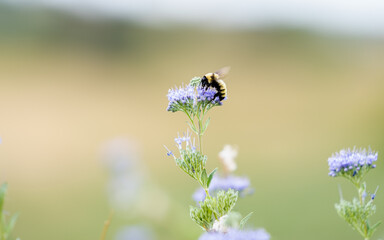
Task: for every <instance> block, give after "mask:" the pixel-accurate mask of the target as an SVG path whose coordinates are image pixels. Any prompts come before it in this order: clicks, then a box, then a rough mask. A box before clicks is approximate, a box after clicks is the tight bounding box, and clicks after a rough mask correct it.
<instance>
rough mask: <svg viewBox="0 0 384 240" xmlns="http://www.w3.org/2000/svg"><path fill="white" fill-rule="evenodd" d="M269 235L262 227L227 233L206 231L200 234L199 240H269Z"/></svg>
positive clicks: (232, 230) (233, 230)
mask: <svg viewBox="0 0 384 240" xmlns="http://www.w3.org/2000/svg"><path fill="white" fill-rule="evenodd" d="M269 239H270V235H269V234H268V233H267V232H266V231H265V230H264V229H257V230H242V231H240V230H235V229H231V230H229V231H228V232H227V233H221V232H207V233H204V234H203V235H201V236H200V238H199V240H269Z"/></svg>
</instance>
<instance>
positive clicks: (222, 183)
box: [192, 175, 250, 202]
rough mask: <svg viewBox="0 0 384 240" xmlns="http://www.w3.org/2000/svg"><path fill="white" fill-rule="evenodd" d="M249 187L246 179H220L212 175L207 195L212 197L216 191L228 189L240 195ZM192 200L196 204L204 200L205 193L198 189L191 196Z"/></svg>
mask: <svg viewBox="0 0 384 240" xmlns="http://www.w3.org/2000/svg"><path fill="white" fill-rule="evenodd" d="M249 186H250V181H249V179H248V178H246V177H236V176H231V175H230V176H226V177H220V176H218V175H214V176H213V178H212V181H211V185H210V186H209V194H211V195H214V194H215V193H216V192H217V191H220V190H225V191H227V190H228V189H233V190H235V191H238V192H239V193H240V195H241V194H242V193H243V191H245V190H246V189H248V188H249ZM192 197H193V199H194V200H195V201H196V202H199V201H203V200H204V199H205V191H204V189H203V188H199V189H198V190H196V191H195V193H194V194H193V196H192Z"/></svg>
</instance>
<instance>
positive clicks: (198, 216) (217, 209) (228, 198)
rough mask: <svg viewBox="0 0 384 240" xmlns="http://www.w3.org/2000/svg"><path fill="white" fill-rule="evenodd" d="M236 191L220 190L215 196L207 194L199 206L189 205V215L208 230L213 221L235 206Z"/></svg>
mask: <svg viewBox="0 0 384 240" xmlns="http://www.w3.org/2000/svg"><path fill="white" fill-rule="evenodd" d="M237 198H238V192H237V191H234V190H233V189H229V190H228V191H226V192H225V191H220V192H219V193H218V194H217V196H216V197H211V196H209V195H208V196H207V197H206V198H205V200H204V202H200V207H192V206H191V207H190V216H191V218H192V220H193V221H194V222H195V223H197V224H198V225H199V226H200V227H202V228H203V229H204V230H207V231H208V230H210V229H211V228H212V226H213V224H214V222H215V221H218V220H219V218H221V217H223V216H225V215H227V214H228V213H230V211H231V210H232V208H233V207H234V206H235V204H236V201H237Z"/></svg>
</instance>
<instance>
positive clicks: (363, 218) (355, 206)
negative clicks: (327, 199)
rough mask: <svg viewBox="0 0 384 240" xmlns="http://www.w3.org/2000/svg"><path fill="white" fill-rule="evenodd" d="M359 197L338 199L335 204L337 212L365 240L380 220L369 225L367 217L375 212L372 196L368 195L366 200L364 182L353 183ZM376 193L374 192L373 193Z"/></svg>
mask: <svg viewBox="0 0 384 240" xmlns="http://www.w3.org/2000/svg"><path fill="white" fill-rule="evenodd" d="M354 185H355V186H356V188H357V192H358V195H359V198H354V199H353V200H352V202H349V201H346V200H344V199H342V198H341V199H340V203H336V204H335V208H336V211H337V213H338V214H339V216H340V217H341V218H343V219H344V220H345V221H346V222H347V223H348V224H349V225H350V226H351V227H352V228H353V229H354V230H356V231H357V232H359V233H360V235H361V236H362V237H364V239H365V240H368V239H370V238H371V236H372V234H373V233H374V232H375V230H376V228H377V227H378V226H379V225H380V223H381V222H378V223H376V224H374V225H373V226H371V225H370V224H369V221H368V218H369V217H371V216H372V215H373V214H374V213H375V212H376V206H375V205H374V204H373V201H374V196H371V197H369V201H368V202H366V201H365V198H366V197H367V196H366V195H367V194H366V191H367V186H366V183H365V182H363V183H361V184H359V185H357V184H355V183H354ZM375 194H376V193H375Z"/></svg>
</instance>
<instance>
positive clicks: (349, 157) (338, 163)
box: [328, 148, 377, 177]
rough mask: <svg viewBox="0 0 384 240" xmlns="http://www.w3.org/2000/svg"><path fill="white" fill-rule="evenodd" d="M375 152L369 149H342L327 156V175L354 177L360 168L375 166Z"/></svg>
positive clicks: (366, 168)
mask: <svg viewBox="0 0 384 240" xmlns="http://www.w3.org/2000/svg"><path fill="white" fill-rule="evenodd" d="M376 161H377V152H373V151H372V150H371V149H369V150H368V151H367V150H365V149H356V148H353V149H352V150H351V149H343V150H341V151H340V152H337V153H334V154H333V155H332V156H331V157H330V158H328V165H329V176H332V177H337V176H340V175H347V176H351V177H354V176H356V175H358V174H359V172H361V171H362V170H369V169H371V168H375V167H376V165H375V164H374V162H376Z"/></svg>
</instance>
